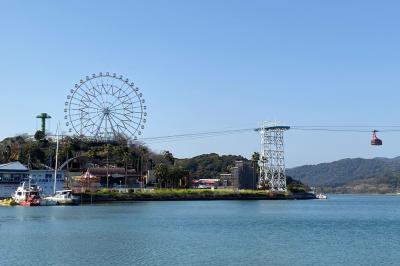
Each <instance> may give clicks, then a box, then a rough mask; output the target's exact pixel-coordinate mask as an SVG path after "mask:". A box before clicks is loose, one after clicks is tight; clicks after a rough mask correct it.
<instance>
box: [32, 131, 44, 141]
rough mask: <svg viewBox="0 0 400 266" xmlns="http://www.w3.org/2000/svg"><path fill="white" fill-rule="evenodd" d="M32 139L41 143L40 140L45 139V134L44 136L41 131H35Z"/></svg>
mask: <svg viewBox="0 0 400 266" xmlns="http://www.w3.org/2000/svg"><path fill="white" fill-rule="evenodd" d="M34 137H35V139H36V140H37V141H42V140H44V138H45V137H46V134H45V133H44V132H43V131H41V130H38V131H36V133H35V136H34Z"/></svg>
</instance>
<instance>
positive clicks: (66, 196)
mask: <svg viewBox="0 0 400 266" xmlns="http://www.w3.org/2000/svg"><path fill="white" fill-rule="evenodd" d="M44 200H47V201H53V202H55V203H56V205H78V204H79V202H80V198H79V197H77V196H74V195H72V190H70V189H65V190H59V191H56V193H55V194H54V195H53V196H49V197H45V198H44Z"/></svg>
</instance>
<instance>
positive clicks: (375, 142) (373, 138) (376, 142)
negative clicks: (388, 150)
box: [371, 130, 382, 146]
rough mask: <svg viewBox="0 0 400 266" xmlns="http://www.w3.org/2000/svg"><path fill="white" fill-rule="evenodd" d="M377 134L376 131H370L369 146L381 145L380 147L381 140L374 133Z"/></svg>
mask: <svg viewBox="0 0 400 266" xmlns="http://www.w3.org/2000/svg"><path fill="white" fill-rule="evenodd" d="M377 132H378V130H374V131H372V140H371V145H373V146H381V145H382V140H381V139H379V138H378V137H377V136H376V133H377Z"/></svg>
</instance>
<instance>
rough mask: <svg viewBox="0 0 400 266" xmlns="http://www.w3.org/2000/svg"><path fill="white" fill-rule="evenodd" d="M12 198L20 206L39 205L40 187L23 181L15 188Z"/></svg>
mask: <svg viewBox="0 0 400 266" xmlns="http://www.w3.org/2000/svg"><path fill="white" fill-rule="evenodd" d="M12 199H13V200H14V201H15V202H16V203H17V204H18V205H21V206H40V201H41V199H40V187H38V186H36V185H31V184H28V186H26V185H25V182H22V184H21V185H20V186H19V187H18V188H17V190H16V191H15V192H14V194H13V195H12Z"/></svg>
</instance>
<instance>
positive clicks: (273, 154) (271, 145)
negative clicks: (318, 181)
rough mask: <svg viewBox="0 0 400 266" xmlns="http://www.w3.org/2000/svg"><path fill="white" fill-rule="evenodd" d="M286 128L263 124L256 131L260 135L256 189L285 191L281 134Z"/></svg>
mask: <svg viewBox="0 0 400 266" xmlns="http://www.w3.org/2000/svg"><path fill="white" fill-rule="evenodd" d="M289 129H290V127H288V126H278V125H272V124H271V123H268V122H264V123H263V125H262V127H261V128H259V129H258V131H259V132H260V133H261V145H262V149H261V154H260V161H259V166H260V179H259V183H258V187H259V188H262V189H270V190H272V191H286V175H285V152H284V147H283V132H285V131H286V130H289Z"/></svg>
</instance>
